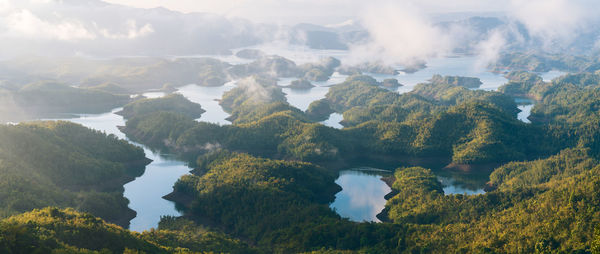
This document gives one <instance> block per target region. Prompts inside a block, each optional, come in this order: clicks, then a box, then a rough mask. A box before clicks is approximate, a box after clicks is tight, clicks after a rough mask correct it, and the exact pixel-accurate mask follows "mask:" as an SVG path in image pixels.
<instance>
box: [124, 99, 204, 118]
mask: <svg viewBox="0 0 600 254" xmlns="http://www.w3.org/2000/svg"><path fill="white" fill-rule="evenodd" d="M160 111H167V112H177V113H181V114H183V115H185V116H187V117H190V118H194V119H196V118H200V116H201V115H202V113H204V112H205V110H204V109H202V107H201V106H200V104H196V103H193V102H191V101H189V100H188V99H186V98H185V97H183V95H181V94H170V95H167V96H164V97H161V98H155V99H141V100H136V101H134V102H131V103H129V104H127V105H125V106H124V107H123V110H122V111H120V112H118V114H120V115H122V116H123V117H125V118H131V117H133V116H135V115H145V114H149V113H157V112H160Z"/></svg>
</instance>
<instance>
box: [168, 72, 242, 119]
mask: <svg viewBox="0 0 600 254" xmlns="http://www.w3.org/2000/svg"><path fill="white" fill-rule="evenodd" d="M234 87H235V81H231V82H228V83H226V84H225V85H223V86H219V87H204V86H199V85H196V84H191V85H187V86H183V87H180V88H179V89H178V90H177V92H178V93H180V94H182V95H183V96H184V97H185V98H187V99H188V100H190V101H192V102H195V103H198V104H200V106H202V108H203V109H204V110H206V112H204V113H203V114H202V116H201V117H200V119H199V120H200V121H203V122H209V123H218V124H221V125H225V124H231V122H229V121H228V120H226V118H227V117H229V114H228V113H227V112H225V111H223V108H222V107H221V105H219V101H218V100H220V99H221V97H222V96H223V93H225V92H226V91H229V90H231V89H232V88H234Z"/></svg>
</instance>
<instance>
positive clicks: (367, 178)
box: [330, 170, 391, 222]
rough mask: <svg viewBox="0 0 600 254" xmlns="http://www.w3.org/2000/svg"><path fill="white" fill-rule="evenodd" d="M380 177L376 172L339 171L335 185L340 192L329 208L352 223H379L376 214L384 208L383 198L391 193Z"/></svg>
mask: <svg viewBox="0 0 600 254" xmlns="http://www.w3.org/2000/svg"><path fill="white" fill-rule="evenodd" d="M381 177H382V175H381V174H380V173H378V172H377V171H373V172H371V171H362V170H344V171H341V172H340V176H339V177H338V179H337V180H335V183H336V184H338V185H339V186H341V187H342V191H340V192H338V193H337V194H336V195H335V201H334V202H333V203H331V205H330V207H331V208H332V209H334V210H335V211H336V212H337V213H338V214H339V215H340V216H342V217H344V218H349V219H350V220H352V221H358V222H363V221H368V222H380V220H379V219H378V218H377V214H379V213H380V212H381V211H382V210H383V208H384V207H385V203H386V200H385V198H384V196H385V195H386V194H388V193H390V191H391V189H390V187H388V186H387V184H386V183H385V182H383V181H382V180H381Z"/></svg>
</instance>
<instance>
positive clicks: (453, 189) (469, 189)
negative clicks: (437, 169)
mask: <svg viewBox="0 0 600 254" xmlns="http://www.w3.org/2000/svg"><path fill="white" fill-rule="evenodd" d="M438 180H439V181H440V182H441V183H442V186H443V188H444V194H446V195H450V194H466V195H475V194H483V193H485V191H484V190H483V187H481V188H473V186H468V185H466V184H461V183H459V182H457V181H456V179H454V178H452V177H443V176H438Z"/></svg>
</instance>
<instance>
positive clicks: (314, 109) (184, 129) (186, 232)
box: [0, 52, 600, 253]
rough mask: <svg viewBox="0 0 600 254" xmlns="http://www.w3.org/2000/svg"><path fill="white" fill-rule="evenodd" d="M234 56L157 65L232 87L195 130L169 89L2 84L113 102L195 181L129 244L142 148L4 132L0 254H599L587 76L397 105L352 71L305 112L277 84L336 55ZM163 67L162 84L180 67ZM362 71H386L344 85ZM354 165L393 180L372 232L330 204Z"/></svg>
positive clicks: (93, 138)
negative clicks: (332, 120) (152, 92)
mask: <svg viewBox="0 0 600 254" xmlns="http://www.w3.org/2000/svg"><path fill="white" fill-rule="evenodd" d="M244 54H248V56H247V57H249V58H253V59H254V60H253V61H252V62H249V63H246V64H240V65H235V66H229V65H227V64H222V63H220V62H219V61H218V60H215V61H211V60H206V59H204V60H195V61H191V60H190V61H187V62H186V61H183V60H176V61H172V62H161V63H160V64H161V65H162V64H165V65H168V66H171V65H183V66H187V65H192V67H190V66H188V67H187V68H190V69H194V70H197V69H198V68H200V67H198V66H203V67H202V68H200V69H201V70H203V72H202V73H204V71H206V73H209V74H206V75H204V74H202V77H208V76H212V75H214V76H215V77H213V78H210V80H211V81H209V80H205V81H203V82H205V83H203V84H201V85H202V86H211V85H222V83H224V82H226V81H228V78H230V77H232V76H233V77H235V78H236V79H239V81H238V82H237V85H236V87H234V88H233V89H231V90H228V91H226V92H224V93H223V95H222V97H221V98H220V100H219V105H220V106H221V107H222V108H223V110H224V111H225V112H227V113H229V117H228V120H230V121H231V123H232V124H227V125H221V124H214V123H208V122H201V121H198V120H197V119H198V118H199V117H200V116H201V115H202V114H203V113H204V112H205V111H204V109H203V108H202V106H201V105H199V104H196V103H193V102H191V101H190V100H188V99H187V98H186V97H184V96H183V95H181V94H178V93H172V94H168V95H166V96H164V97H161V98H156V99H147V98H139V97H133V96H131V95H133V94H132V93H133V92H134V91H137V90H138V89H139V87H138V85H139V86H140V87H141V85H140V84H138V83H137V82H138V81H136V80H134V79H132V80H130V83H128V82H125V81H123V80H118V79H116V78H115V80H114V81H118V82H119V83H117V84H115V83H110V82H112V80H110V79H107V80H104V79H103V80H97V82H93V83H99V82H100V81H103V82H104V81H105V82H107V83H102V84H101V85H94V86H91V85H89V86H88V85H82V86H80V87H71V86H68V85H62V84H60V83H52V82H42V83H30V84H29V85H25V86H23V87H18V86H10V85H9V84H8V83H5V84H4V86H3V87H4V89H5V90H6V91H5V92H4V93H0V94H7V95H10V96H11V98H12V102H14V103H17V102H19V99H18V98H19V96H23V97H22V98H24V99H21V100H33V99H32V98H34V97H35V96H38V97H39V96H41V95H43V94H44V91H46V90H48V91H50V90H51V91H52V92H56V94H54V95H55V96H58V97H60V96H63V95H64V96H69V97H71V96H73V97H76V98H78V99H77V100H76V101H73V102H72V103H75V104H66V105H62V104H61V105H58V104H57V105H55V107H54V106H53V107H49V106H48V105H54V104H52V103H56V102H55V101H45V102H40V103H41V104H40V105H45V106H40V107H42V108H44V107H45V108H47V109H48V110H51V111H56V112H63V113H64V112H69V110H70V109H69V107H68V106H70V105H74V107H78V106H77V105H79V104H85V105H86V107H88V108H85V110H84V111H85V112H87V111H93V110H96V109H97V110H100V111H107V110H111V109H113V108H116V107H121V106H122V107H123V109H122V111H120V112H117V113H118V114H120V115H122V116H123V117H124V118H125V119H126V120H127V121H126V125H125V126H121V127H120V129H121V130H122V131H123V132H124V133H125V134H126V135H127V137H128V138H129V139H130V140H132V141H134V142H138V143H140V144H144V145H146V146H148V147H149V148H152V149H156V150H159V151H162V152H165V153H170V154H173V155H175V156H177V157H178V158H179V159H181V160H185V161H186V162H188V163H189V165H191V166H193V167H194V170H193V171H192V172H191V173H190V174H187V175H184V176H182V177H181V178H180V179H179V180H178V181H177V182H176V183H175V184H174V186H173V192H172V193H170V194H169V195H167V196H166V198H167V199H169V200H171V201H174V202H175V203H177V205H178V207H180V208H181V209H182V213H183V216H180V217H173V216H165V217H162V218H161V221H160V223H159V225H158V228H156V229H152V230H149V231H145V232H143V233H136V232H132V231H128V230H126V229H124V228H122V227H125V228H126V227H127V226H128V222H129V220H130V219H131V218H133V217H134V216H135V212H134V211H132V210H131V209H129V208H128V207H127V205H128V200H127V199H125V198H124V197H123V184H124V183H126V182H129V181H131V180H133V179H134V178H135V177H137V176H139V175H141V174H142V173H143V170H144V169H143V168H144V166H145V165H146V164H147V163H148V160H147V159H145V158H144V153H143V151H142V149H140V148H137V147H135V146H133V145H131V144H129V143H127V142H126V141H124V140H119V139H117V138H116V137H115V136H114V135H106V134H104V133H101V132H97V131H92V130H90V129H87V128H85V127H82V126H80V125H77V124H72V123H67V122H60V121H59V122H31V123H21V124H18V125H3V126H0V156H1V157H0V170H2V175H3V177H2V180H0V200H2V204H3V206H2V207H0V217H1V218H2V219H1V220H0V252H2V253H4V252H6V253H23V252H25V253H30V252H38V253H45V252H50V251H53V252H54V253H198V252H200V253H211V252H217V253H218V252H225V253H440V252H448V251H452V252H459V253H513V252H525V253H534V252H537V253H553V252H557V253H599V252H600V178H599V176H600V153H599V151H600V143H599V142H600V115H599V114H598V111H599V110H600V108H599V106H598V105H600V102H599V100H600V97H599V95H600V90H599V89H600V76H599V75H598V74H597V73H593V72H581V73H572V74H566V75H563V76H561V77H559V78H556V79H554V80H552V81H549V82H546V81H544V80H543V79H542V78H541V77H540V76H539V75H538V74H536V73H532V72H528V71H524V70H518V69H519V68H514V69H517V70H515V71H511V72H507V73H505V77H506V78H507V79H508V82H507V83H506V84H505V85H503V86H501V87H500V88H499V89H498V91H485V90H478V89H476V88H478V87H479V86H480V85H481V81H480V80H479V79H478V78H474V77H460V76H441V75H434V76H433V77H431V79H429V80H428V81H426V82H423V83H420V84H417V85H416V86H414V89H413V90H412V91H411V92H407V93H402V94H400V93H397V92H395V91H392V90H391V89H390V88H391V87H398V86H400V84H399V83H398V81H397V80H396V81H395V82H394V81H393V80H389V79H387V80H384V81H382V82H380V81H377V80H376V79H375V78H373V77H371V76H368V75H360V74H356V75H351V76H349V77H348V78H347V79H346V80H345V81H343V82H341V83H339V84H336V85H334V86H331V87H330V88H329V90H328V92H327V93H326V94H325V97H324V98H322V99H320V100H317V101H314V102H312V103H311V104H310V105H309V107H308V109H307V110H306V111H302V110H300V109H298V108H296V107H294V106H293V105H291V104H290V103H288V101H287V99H286V94H285V93H284V92H283V87H281V86H279V85H278V83H277V82H278V80H277V77H288V78H297V79H298V80H300V81H298V82H308V83H309V84H310V82H318V81H322V80H325V79H327V78H329V77H330V76H331V75H332V72H333V71H334V70H340V69H339V66H340V62H339V61H338V60H337V59H335V58H325V59H323V60H322V61H320V62H316V63H309V64H301V65H296V64H295V63H294V62H293V61H290V60H288V59H285V58H282V57H278V56H268V55H265V54H260V52H246V53H244ZM138 61H140V62H138V64H140V65H141V66H143V65H145V64H147V63H146V62H145V61H142V60H138ZM196 65H198V66H196ZM210 66H212V67H210ZM165 68H166V67H165ZM170 68H173V69H172V70H171V71H173V73H171V74H172V75H176V73H177V72H176V71H175V70H178V71H185V69H181V68H183V67H182V66H179V67H177V68H175V67H169V68H167V69H170ZM336 68H338V69H336ZM143 69H144V71H142V72H141V73H146V70H145V68H143ZM361 69H362V70H365V72H367V71H366V70H368V71H375V70H378V71H380V72H385V71H386V68H384V67H382V66H379V67H377V66H376V65H372V66H371V65H364V66H362V67H360V68H359V67H356V69H353V70H351V69H349V70H348V71H349V72H350V71H353V73H361V72H362V71H361ZM165 71H166V70H165ZM171 71H169V72H171ZM117 74H118V73H116V74H115V75H117ZM119 75H122V73H121V74H119ZM273 75H275V76H273ZM78 78H81V77H78ZM119 78H120V79H121V78H124V77H123V76H121V77H119ZM138 78H139V77H138ZM141 80H143V79H141ZM192 81H193V80H192ZM192 81H189V82H192ZM182 82H188V81H187V80H186V81H182ZM90 84H91V83H90ZM182 84H183V83H177V84H176V85H169V84H167V85H164V84H161V87H162V88H161V89H162V91H164V92H169V93H170V92H173V91H174V90H176V89H174V87H175V86H178V85H182ZM304 86H305V87H303V89H310V86H308V85H304ZM88 96H89V97H88ZM522 98H527V99H529V100H531V101H533V102H534V104H535V106H534V107H533V109H532V110H531V115H530V116H529V120H530V121H531V123H524V122H522V121H519V120H518V119H517V114H518V113H519V109H518V108H517V103H516V100H517V99H522ZM61 101H62V100H58V101H57V102H61ZM62 102H63V103H64V101H62ZM96 102H103V103H106V104H99V103H96ZM69 103H71V102H69ZM28 111H29V110H28ZM72 113H77V112H75V111H73V112H72ZM332 113H338V114H342V115H343V121H342V122H341V124H342V125H343V128H341V129H336V128H332V127H328V126H325V125H323V124H322V123H320V121H323V120H325V119H327V118H328V117H329V115H330V114H332ZM356 165H360V166H372V167H378V168H385V169H389V170H392V171H393V174H392V175H391V176H389V177H387V178H385V179H384V180H385V181H386V183H387V184H388V185H389V186H390V188H391V189H392V192H391V193H389V194H388V195H387V196H386V199H387V203H386V204H385V208H384V209H383V211H382V212H381V213H379V214H378V215H377V217H378V218H379V219H380V220H381V221H382V223H374V222H354V221H351V220H349V219H346V218H342V217H341V216H340V215H338V214H337V213H336V211H334V210H332V209H331V208H330V207H329V204H330V203H331V202H332V201H333V200H334V199H335V194H336V193H337V192H339V191H340V186H338V185H337V184H335V182H334V181H335V179H336V177H337V176H338V174H339V171H340V170H341V169H344V168H348V167H352V166H356ZM457 171H461V172H462V173H461V174H462V176H463V177H464V178H467V179H468V178H474V177H475V176H481V175H483V176H485V180H486V181H487V184H486V185H485V190H486V192H485V193H484V194H479V195H466V194H450V193H445V192H444V189H443V186H442V183H441V182H440V180H439V179H438V176H437V172H457ZM111 223H114V224H111ZM115 224H116V225H115ZM117 225H118V226H117ZM90 239H95V240H94V241H91V240H90ZM98 239H100V240H98Z"/></svg>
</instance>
